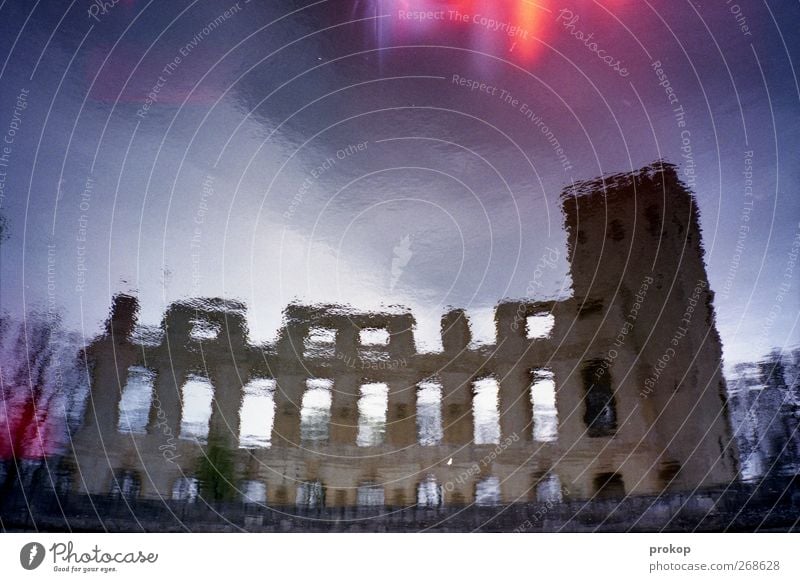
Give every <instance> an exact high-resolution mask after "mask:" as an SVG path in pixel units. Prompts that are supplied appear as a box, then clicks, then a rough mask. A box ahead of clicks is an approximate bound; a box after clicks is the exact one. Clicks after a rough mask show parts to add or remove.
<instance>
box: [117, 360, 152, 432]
mask: <svg viewBox="0 0 800 582" xmlns="http://www.w3.org/2000/svg"><path fill="white" fill-rule="evenodd" d="M155 380H156V373H155V372H154V371H153V370H148V369H147V368H143V367H142V366H131V367H130V368H128V379H127V381H126V383H125V387H124V388H123V389H122V396H121V398H120V400H119V421H118V424H117V429H118V430H119V431H120V432H124V433H131V434H145V433H146V432H147V421H148V418H149V416H150V407H151V406H152V404H153V388H154V386H155Z"/></svg>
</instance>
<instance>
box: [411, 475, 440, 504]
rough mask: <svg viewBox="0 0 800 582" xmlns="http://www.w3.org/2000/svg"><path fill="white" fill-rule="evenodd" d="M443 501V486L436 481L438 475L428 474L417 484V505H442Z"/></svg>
mask: <svg viewBox="0 0 800 582" xmlns="http://www.w3.org/2000/svg"><path fill="white" fill-rule="evenodd" d="M443 502H444V496H443V492H442V486H441V485H439V483H438V482H437V481H436V477H434V476H433V475H428V476H427V477H426V478H425V480H424V481H422V483H420V484H419V485H418V486H417V505H419V506H420V507H441V506H442V504H443Z"/></svg>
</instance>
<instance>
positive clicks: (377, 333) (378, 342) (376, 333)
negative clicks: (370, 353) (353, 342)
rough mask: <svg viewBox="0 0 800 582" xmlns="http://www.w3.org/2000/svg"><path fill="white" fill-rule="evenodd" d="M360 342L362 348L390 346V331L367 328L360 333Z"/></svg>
mask: <svg viewBox="0 0 800 582" xmlns="http://www.w3.org/2000/svg"><path fill="white" fill-rule="evenodd" d="M358 341H359V343H360V344H361V345H362V346H365V347H374V346H388V345H389V330H387V329H379V328H374V327H367V328H364V329H362V330H360V331H359V332H358Z"/></svg>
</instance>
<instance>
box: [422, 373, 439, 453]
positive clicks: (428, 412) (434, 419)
mask: <svg viewBox="0 0 800 582" xmlns="http://www.w3.org/2000/svg"><path fill="white" fill-rule="evenodd" d="M417 436H418V439H419V444H420V445H422V446H423V447H430V446H434V445H438V444H439V443H441V442H442V436H443V431H442V385H441V384H440V383H439V382H422V383H420V385H419V390H418V391H417Z"/></svg>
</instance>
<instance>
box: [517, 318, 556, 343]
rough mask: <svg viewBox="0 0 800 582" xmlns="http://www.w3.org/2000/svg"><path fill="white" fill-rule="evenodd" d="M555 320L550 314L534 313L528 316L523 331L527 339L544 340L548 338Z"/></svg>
mask: <svg viewBox="0 0 800 582" xmlns="http://www.w3.org/2000/svg"><path fill="white" fill-rule="evenodd" d="M555 324H556V318H555V317H554V316H553V314H552V313H536V314H534V315H529V316H528V317H527V318H526V320H525V330H526V336H527V338H528V339H545V338H548V337H550V334H551V333H552V332H553V327H555Z"/></svg>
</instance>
